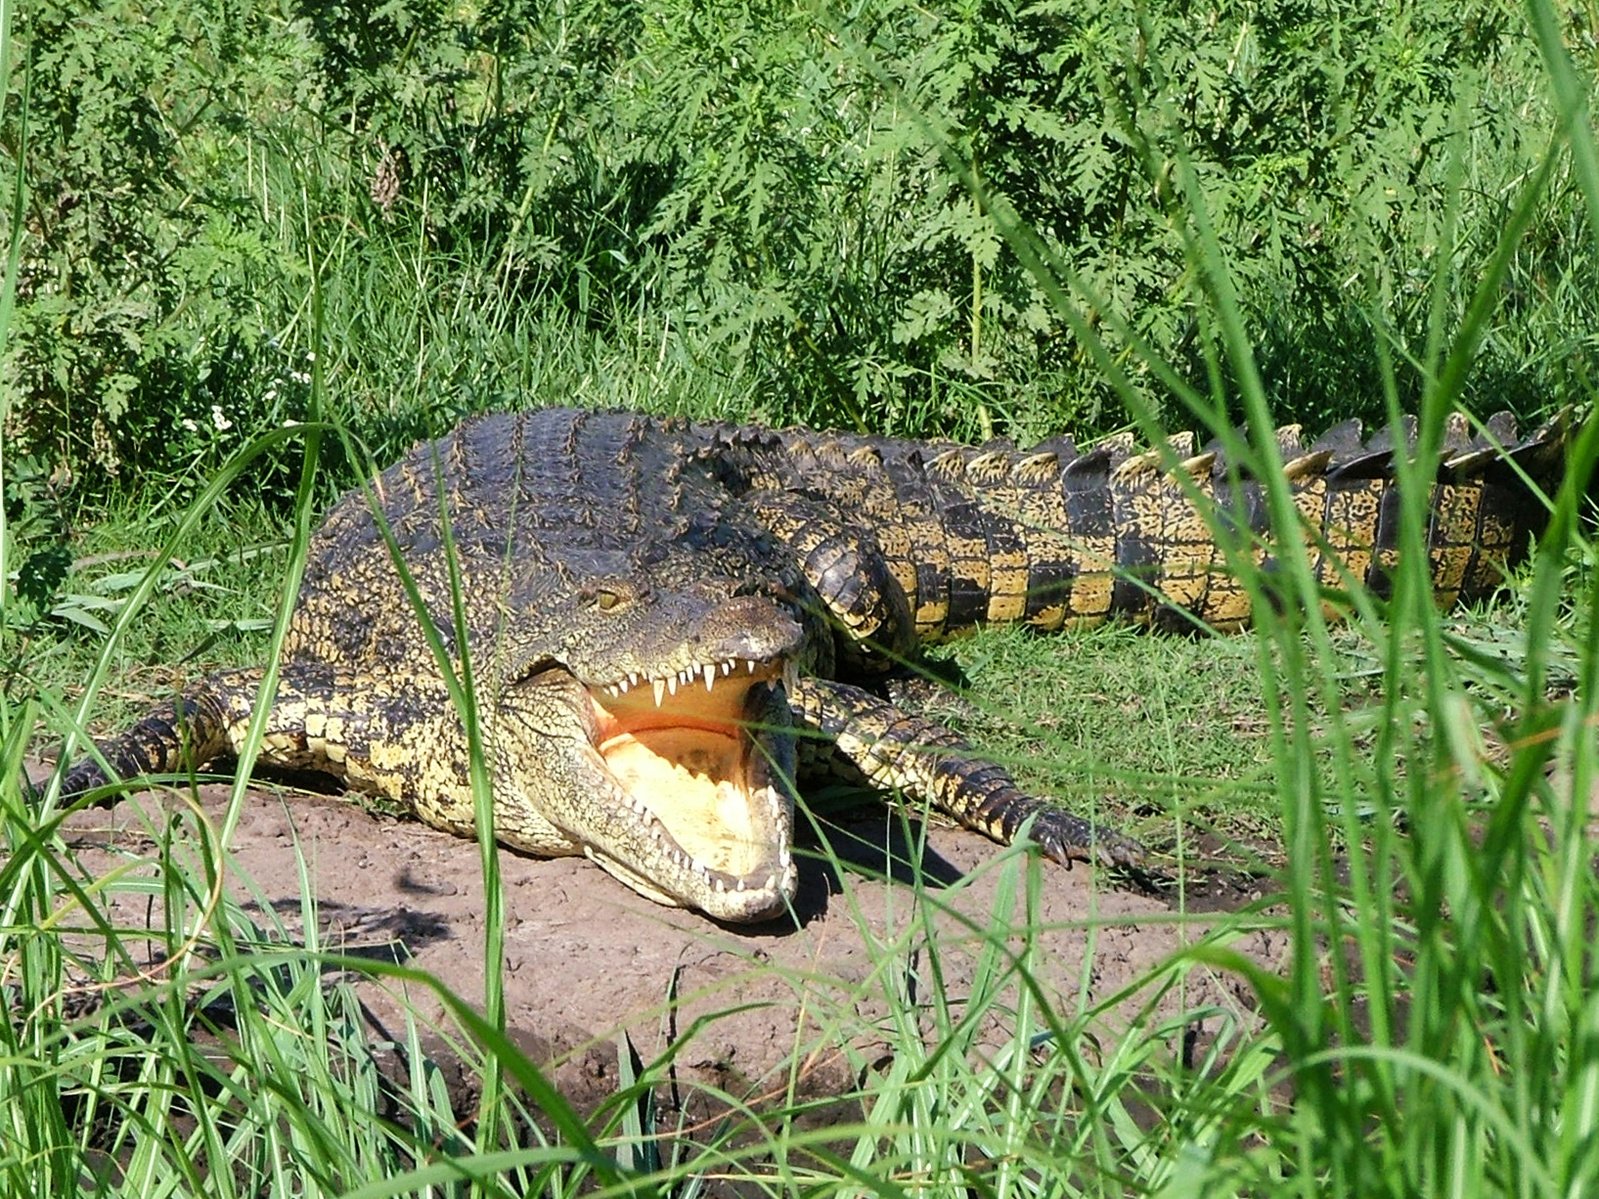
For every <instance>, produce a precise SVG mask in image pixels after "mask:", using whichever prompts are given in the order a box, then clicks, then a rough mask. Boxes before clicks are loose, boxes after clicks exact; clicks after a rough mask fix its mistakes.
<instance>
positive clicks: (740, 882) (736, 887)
mask: <svg viewBox="0 0 1599 1199" xmlns="http://www.w3.org/2000/svg"><path fill="white" fill-rule="evenodd" d="M733 889H734V890H735V891H742V890H743V889H744V880H743V879H739V880H738V885H737V886H735V887H734V888H733Z"/></svg>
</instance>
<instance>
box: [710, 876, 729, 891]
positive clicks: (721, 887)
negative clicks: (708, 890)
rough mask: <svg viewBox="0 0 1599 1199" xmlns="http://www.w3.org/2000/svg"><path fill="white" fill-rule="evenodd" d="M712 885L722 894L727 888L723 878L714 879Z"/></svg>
mask: <svg viewBox="0 0 1599 1199" xmlns="http://www.w3.org/2000/svg"><path fill="white" fill-rule="evenodd" d="M711 885H712V886H713V887H715V888H716V890H717V893H718V894H720V893H721V892H723V891H726V890H727V884H726V883H725V882H723V881H722V880H721V879H715V880H713V881H712V883H711Z"/></svg>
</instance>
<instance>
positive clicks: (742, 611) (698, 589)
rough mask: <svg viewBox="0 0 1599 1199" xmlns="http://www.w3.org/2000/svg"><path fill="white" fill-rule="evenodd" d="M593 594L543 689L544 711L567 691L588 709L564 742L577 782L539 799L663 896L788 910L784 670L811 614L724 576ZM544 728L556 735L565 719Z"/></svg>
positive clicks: (738, 913) (590, 845)
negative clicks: (730, 585)
mask: <svg viewBox="0 0 1599 1199" xmlns="http://www.w3.org/2000/svg"><path fill="white" fill-rule="evenodd" d="M718 591H720V592H722V594H720V595H718V594H716V593H717V592H718ZM580 598H581V600H582V607H583V608H585V609H586V611H584V612H583V614H582V619H581V620H580V621H574V622H573V625H572V626H571V628H570V630H569V631H568V632H566V633H564V634H561V633H558V634H557V638H558V640H559V641H562V642H564V644H563V645H562V647H561V648H560V649H559V650H557V651H556V654H555V659H556V660H555V661H554V662H548V661H546V663H545V664H544V665H543V669H542V670H540V671H539V672H538V675H537V676H536V682H537V684H538V686H539V688H540V690H541V691H542V693H543V695H544V696H545V697H546V703H545V705H541V706H542V707H547V705H548V701H549V699H551V698H553V697H554V696H556V695H559V696H560V699H559V702H560V704H561V706H562V707H563V708H564V709H565V710H566V711H567V712H569V713H572V714H573V715H575V716H576V718H577V723H578V726H579V727H580V729H581V735H582V736H581V743H577V744H574V743H573V740H572V739H570V738H564V739H562V740H563V744H564V751H563V753H562V754H561V757H562V759H563V762H562V765H561V766H560V767H559V768H558V769H557V770H555V771H554V773H555V774H556V775H558V776H563V777H554V778H547V779H545V780H543V781H544V782H545V783H546V784H547V785H543V786H538V787H537V788H536V791H537V794H536V795H534V796H532V797H530V798H532V800H533V804H532V806H533V807H535V808H536V809H537V810H539V811H540V812H541V813H542V814H543V815H544V816H545V817H546V818H547V819H549V820H550V821H551V822H552V823H554V824H555V825H556V826H557V827H558V828H559V829H560V830H561V831H562V832H563V833H564V834H566V835H567V836H568V837H570V838H571V839H572V840H573V841H574V842H576V843H577V844H579V845H580V846H581V847H582V850H583V852H584V853H585V854H586V855H587V856H589V857H590V858H592V859H593V860H594V861H595V862H597V863H598V864H599V865H601V866H603V867H604V868H605V869H606V870H608V871H610V872H611V873H612V874H614V875H616V876H617V877H618V878H619V879H621V880H622V881H624V882H625V883H627V884H628V885H629V886H631V887H632V888H633V889H634V890H636V891H639V892H640V893H641V894H644V895H646V896H648V897H649V898H651V899H654V900H656V901H658V902H661V903H666V904H671V905H676V906H683V907H692V908H696V909H698V910H700V911H703V912H705V913H706V914H708V915H710V916H712V917H714V918H717V919H721V920H728V921H753V920H761V919H765V918H768V917H771V916H775V915H778V914H780V913H781V912H783V911H784V910H785V909H786V908H787V906H788V904H789V901H790V900H791V899H792V898H793V895H794V889H795V885H796V883H797V873H796V871H795V867H794V858H793V832H794V797H793V776H794V738H793V733H792V729H791V725H790V718H789V707H788V702H787V699H786V697H785V679H786V678H791V677H792V675H793V672H794V671H796V670H797V669H798V668H799V664H800V656H801V654H802V652H803V649H804V646H805V644H806V636H805V629H804V626H803V624H802V622H801V620H800V619H799V618H798V617H797V616H796V615H795V614H794V613H793V612H792V611H791V610H790V609H789V608H788V607H787V606H786V605H785V604H784V603H783V602H781V601H779V600H777V599H774V598H771V597H769V596H762V595H737V594H733V595H729V594H726V589H725V588H718V587H716V586H715V585H714V584H712V583H703V584H697V585H695V586H693V587H690V588H679V589H678V590H677V591H675V592H674V593H671V594H669V595H666V596H662V595H661V594H659V593H656V592H651V591H650V590H648V589H646V588H643V587H641V586H639V585H637V584H633V583H629V582H626V581H623V580H621V579H617V580H614V581H605V582H601V583H598V584H591V585H588V586H586V587H585V588H584V589H583V592H582V595H581V597H580ZM530 723H536V724H538V725H541V726H542V727H543V728H545V729H548V728H549V727H550V725H551V716H550V715H539V716H530ZM551 740H554V739H553V738H552V739H551ZM540 749H541V752H540V755H539V758H540V760H541V761H542V762H544V763H548V762H549V758H550V754H549V749H550V746H549V744H548V743H546V744H544V745H543V746H541V747H540Z"/></svg>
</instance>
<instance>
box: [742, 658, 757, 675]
mask: <svg viewBox="0 0 1599 1199" xmlns="http://www.w3.org/2000/svg"><path fill="white" fill-rule="evenodd" d="M744 669H745V670H747V671H749V672H750V673H751V674H754V673H755V659H754V658H745V659H744Z"/></svg>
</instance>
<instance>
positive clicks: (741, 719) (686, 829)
mask: <svg viewBox="0 0 1599 1199" xmlns="http://www.w3.org/2000/svg"><path fill="white" fill-rule="evenodd" d="M783 668H784V663H783V661H782V660H781V659H769V660H767V661H763V662H755V661H747V660H745V661H730V662H726V663H717V664H714V665H712V666H708V667H703V668H701V673H700V674H696V675H695V676H694V678H693V679H692V681H689V682H682V681H680V680H677V679H674V680H672V682H673V685H672V686H671V687H670V688H668V687H667V686H666V685H665V684H664V682H661V681H653V680H648V679H641V680H638V681H637V682H634V683H632V684H631V685H624V686H612V687H599V688H594V687H591V688H590V695H591V696H592V697H593V699H594V703H595V716H596V721H595V726H596V727H595V747H596V748H597V749H598V750H599V752H600V755H601V756H602V757H603V758H604V760H605V764H606V767H607V768H608V769H609V770H610V772H611V774H612V775H613V777H614V778H615V780H616V782H617V784H618V786H620V787H621V788H622V789H623V790H624V791H625V792H626V793H627V794H628V795H629V796H630V797H631V798H632V799H634V800H636V801H638V802H640V803H641V804H642V805H643V806H644V807H645V808H646V809H647V810H648V811H649V813H650V815H651V816H653V817H654V818H655V819H656V820H657V821H658V822H659V823H660V825H661V827H662V828H664V829H665V831H666V833H667V835H668V836H670V838H671V839H672V840H673V841H674V842H676V845H677V848H678V849H680V850H681V851H682V852H683V853H684V854H686V855H688V857H689V858H690V859H691V860H692V862H693V864H694V866H695V868H696V869H698V870H700V871H701V872H702V873H703V874H704V875H705V876H706V885H707V886H708V887H710V888H712V889H714V890H717V891H723V890H725V891H745V890H752V891H762V890H769V889H771V888H773V887H776V888H778V889H779V890H780V891H786V890H787V889H788V888H787V886H786V885H785V884H786V880H787V877H788V876H789V875H790V874H791V872H792V870H793V860H792V846H791V843H790V836H791V832H792V829H791V825H792V818H791V815H790V809H789V807H788V800H787V798H786V793H785V792H784V791H783V790H782V788H781V786H780V785H774V780H773V779H772V777H771V776H772V773H773V772H772V771H771V770H770V761H769V759H770V747H769V746H768V745H767V744H766V740H767V739H766V738H765V736H764V734H763V731H762V729H761V726H762V724H763V723H766V722H769V721H770V720H771V719H772V695H771V688H770V684H772V683H773V682H775V681H776V680H777V679H779V678H780V677H781V676H782V673H783ZM702 678H703V680H704V682H703V683H702V682H701V679H702Z"/></svg>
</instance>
